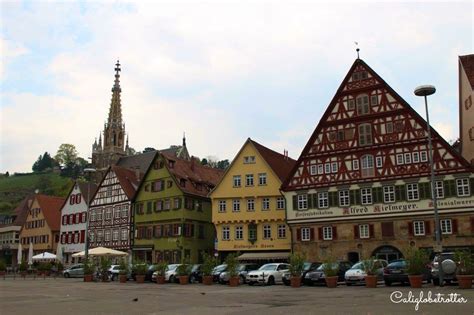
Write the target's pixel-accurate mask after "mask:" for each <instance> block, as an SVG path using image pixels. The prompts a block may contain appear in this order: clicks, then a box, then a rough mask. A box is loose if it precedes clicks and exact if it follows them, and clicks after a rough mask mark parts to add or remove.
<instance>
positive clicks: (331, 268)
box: [323, 256, 339, 277]
mask: <svg viewBox="0 0 474 315" xmlns="http://www.w3.org/2000/svg"><path fill="white" fill-rule="evenodd" d="M338 271H339V265H338V263H337V261H336V259H334V257H332V256H328V257H326V259H324V260H323V272H324V275H325V276H326V277H334V276H337V273H338Z"/></svg>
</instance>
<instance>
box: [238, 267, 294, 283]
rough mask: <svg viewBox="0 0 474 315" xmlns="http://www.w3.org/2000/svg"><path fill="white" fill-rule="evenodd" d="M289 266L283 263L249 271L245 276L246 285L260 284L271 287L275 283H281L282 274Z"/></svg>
mask: <svg viewBox="0 0 474 315" xmlns="http://www.w3.org/2000/svg"><path fill="white" fill-rule="evenodd" d="M289 267H290V265H288V264H283V263H272V264H266V265H263V266H262V267H260V268H259V269H258V270H254V271H250V272H249V273H248V274H247V279H246V280H247V283H248V284H249V285H254V284H255V283H262V284H268V285H272V284H275V283H283V279H282V278H283V274H284V273H285V272H286V271H288V269H289Z"/></svg>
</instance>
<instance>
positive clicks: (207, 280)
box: [202, 276, 214, 285]
mask: <svg viewBox="0 0 474 315" xmlns="http://www.w3.org/2000/svg"><path fill="white" fill-rule="evenodd" d="M213 282H214V281H213V280H212V276H202V284H205V285H211V284H212V283H213Z"/></svg>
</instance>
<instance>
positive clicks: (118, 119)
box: [107, 60, 122, 126]
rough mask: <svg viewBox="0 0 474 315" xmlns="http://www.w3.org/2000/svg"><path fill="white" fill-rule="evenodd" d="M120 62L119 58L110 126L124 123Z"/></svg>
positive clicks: (110, 112) (116, 66) (109, 120)
mask: <svg viewBox="0 0 474 315" xmlns="http://www.w3.org/2000/svg"><path fill="white" fill-rule="evenodd" d="M120 71H121V69H120V62H119V61H118V60H117V63H116V64H115V80H114V86H113V87H112V100H111V102H110V110H109V118H108V120H107V124H108V126H114V125H116V126H121V125H122V104H121V101H120V93H121V92H122V89H121V88H120Z"/></svg>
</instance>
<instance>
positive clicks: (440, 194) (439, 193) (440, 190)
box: [435, 180, 444, 199]
mask: <svg viewBox="0 0 474 315" xmlns="http://www.w3.org/2000/svg"><path fill="white" fill-rule="evenodd" d="M435 192H436V198H440V199H442V198H444V185H443V181H441V180H438V181H436V182H435Z"/></svg>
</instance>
